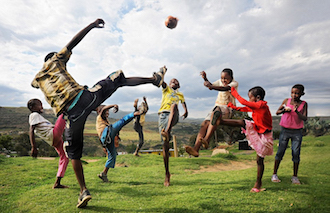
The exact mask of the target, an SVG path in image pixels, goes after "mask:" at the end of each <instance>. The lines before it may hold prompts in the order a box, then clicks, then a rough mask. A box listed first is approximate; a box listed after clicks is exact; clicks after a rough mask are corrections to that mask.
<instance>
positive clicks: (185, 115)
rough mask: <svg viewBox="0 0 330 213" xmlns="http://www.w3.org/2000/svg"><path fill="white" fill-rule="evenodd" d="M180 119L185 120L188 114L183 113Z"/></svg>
mask: <svg viewBox="0 0 330 213" xmlns="http://www.w3.org/2000/svg"><path fill="white" fill-rule="evenodd" d="M181 117H182V120H184V119H186V118H187V117H188V112H185V113H184V114H183V115H182V116H181Z"/></svg>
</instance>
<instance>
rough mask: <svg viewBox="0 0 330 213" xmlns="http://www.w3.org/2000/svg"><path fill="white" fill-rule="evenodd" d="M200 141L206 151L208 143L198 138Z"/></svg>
mask: <svg viewBox="0 0 330 213" xmlns="http://www.w3.org/2000/svg"><path fill="white" fill-rule="evenodd" d="M200 141H201V142H202V144H203V147H204V148H205V149H208V148H209V142H207V141H206V140H205V139H204V138H200Z"/></svg>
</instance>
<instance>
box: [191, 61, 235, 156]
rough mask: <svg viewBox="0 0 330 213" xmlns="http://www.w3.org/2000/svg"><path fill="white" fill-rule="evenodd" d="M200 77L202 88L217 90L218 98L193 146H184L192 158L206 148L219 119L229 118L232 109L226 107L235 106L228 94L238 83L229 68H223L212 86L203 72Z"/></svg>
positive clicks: (233, 100) (233, 99)
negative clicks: (202, 147) (201, 148)
mask: <svg viewBox="0 0 330 213" xmlns="http://www.w3.org/2000/svg"><path fill="white" fill-rule="evenodd" d="M201 76H202V78H203V79H204V86H206V87H207V88H209V89H210V90H217V91H219V92H218V97H217V99H216V101H215V105H214V107H213V109H212V110H211V112H209V113H208V114H207V116H206V118H205V119H204V121H203V122H202V124H201V128H200V130H199V133H198V135H197V137H196V141H195V146H194V147H190V146H186V147H185V148H186V152H187V153H188V154H190V155H192V156H195V157H198V156H199V149H200V147H201V146H202V145H203V146H204V147H205V148H206V149H207V148H208V144H209V141H210V139H211V136H212V135H213V133H214V131H215V130H216V129H217V127H218V122H219V119H220V117H222V118H231V117H232V108H230V107H228V106H227V104H228V103H229V102H231V103H233V105H236V104H235V97H233V96H232V95H231V93H230V88H231V87H234V88H235V89H237V87H238V83H237V81H235V80H234V77H233V71H232V70H231V69H229V68H225V69H223V70H222V72H221V79H219V80H217V81H215V82H213V83H212V84H211V83H210V82H209V80H208V79H207V77H206V73H205V72H204V71H202V72H201Z"/></svg>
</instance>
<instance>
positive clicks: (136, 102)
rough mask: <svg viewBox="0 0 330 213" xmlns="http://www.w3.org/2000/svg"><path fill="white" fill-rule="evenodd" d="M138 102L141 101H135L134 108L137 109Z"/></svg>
mask: <svg viewBox="0 0 330 213" xmlns="http://www.w3.org/2000/svg"><path fill="white" fill-rule="evenodd" d="M138 101H139V99H138V98H137V99H135V101H134V105H133V107H134V108H136V107H137V104H138Z"/></svg>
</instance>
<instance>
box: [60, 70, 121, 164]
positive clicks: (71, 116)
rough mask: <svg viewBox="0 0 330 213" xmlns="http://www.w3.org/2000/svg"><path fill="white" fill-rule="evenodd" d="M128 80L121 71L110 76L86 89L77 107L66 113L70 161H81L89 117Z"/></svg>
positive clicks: (67, 148)
mask: <svg viewBox="0 0 330 213" xmlns="http://www.w3.org/2000/svg"><path fill="white" fill-rule="evenodd" d="M125 83H126V78H125V76H124V74H123V72H122V71H121V70H118V71H116V72H114V73H112V74H110V75H109V76H108V77H107V78H105V79H103V80H101V81H99V82H98V83H97V84H95V85H94V86H93V87H92V88H89V89H85V90H84V91H83V93H82V94H81V96H80V97H79V100H78V101H77V102H76V103H75V105H74V106H73V107H72V108H71V109H70V110H68V111H67V112H64V114H65V115H67V118H68V120H67V125H66V127H67V128H66V129H65V139H66V140H67V141H68V143H69V145H68V146H66V152H67V154H68V157H69V158H70V159H80V158H81V157H82V151H83V133H84V126H85V122H86V119H87V117H88V115H89V114H90V113H91V112H92V111H93V110H95V109H96V107H98V106H99V105H100V104H101V103H103V102H104V101H105V100H106V99H107V98H109V97H110V96H111V95H112V94H113V93H114V92H115V91H116V90H117V89H118V88H119V87H121V86H124V85H125Z"/></svg>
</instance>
